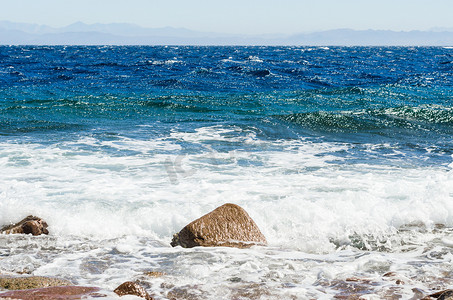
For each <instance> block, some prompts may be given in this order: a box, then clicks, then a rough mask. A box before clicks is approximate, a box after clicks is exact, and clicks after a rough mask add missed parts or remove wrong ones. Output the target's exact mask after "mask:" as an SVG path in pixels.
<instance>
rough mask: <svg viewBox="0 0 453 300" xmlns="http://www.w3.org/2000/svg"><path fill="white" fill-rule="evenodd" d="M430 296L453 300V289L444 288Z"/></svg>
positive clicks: (441, 299) (440, 299)
mask: <svg viewBox="0 0 453 300" xmlns="http://www.w3.org/2000/svg"><path fill="white" fill-rule="evenodd" d="M429 296H430V297H432V298H437V300H453V290H444V291H440V292H437V293H434V294H431V295H429Z"/></svg>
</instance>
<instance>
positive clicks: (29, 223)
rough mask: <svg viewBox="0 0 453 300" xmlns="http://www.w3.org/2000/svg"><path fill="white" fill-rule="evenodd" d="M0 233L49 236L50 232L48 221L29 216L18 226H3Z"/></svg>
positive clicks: (17, 224)
mask: <svg viewBox="0 0 453 300" xmlns="http://www.w3.org/2000/svg"><path fill="white" fill-rule="evenodd" d="M0 233H5V234H30V233H31V234H32V235H41V234H49V231H48V230H47V223H46V221H44V220H43V219H41V218H38V217H35V216H28V217H26V218H25V219H23V220H21V221H20V222H18V223H16V224H12V225H7V226H3V227H2V229H0Z"/></svg>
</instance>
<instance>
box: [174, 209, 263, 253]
mask: <svg viewBox="0 0 453 300" xmlns="http://www.w3.org/2000/svg"><path fill="white" fill-rule="evenodd" d="M266 244H267V241H266V238H265V237H264V235H263V234H262V233H261V231H260V230H259V228H258V226H257V225H256V224H255V222H254V221H253V220H252V218H250V216H249V215H248V214H247V212H246V211H245V210H244V209H243V208H241V207H240V206H238V205H235V204H231V203H227V204H224V205H222V206H220V207H218V208H216V209H215V210H213V211H212V212H210V213H208V214H206V215H204V216H202V217H201V218H199V219H197V220H195V221H193V222H192V223H190V224H188V225H187V226H186V227H184V228H183V229H182V230H181V231H180V232H179V233H176V234H175V235H174V236H173V240H172V242H171V245H172V246H173V247H175V246H178V245H180V246H182V247H184V248H192V247H196V246H204V247H220V246H222V247H237V248H248V247H251V246H253V245H266Z"/></svg>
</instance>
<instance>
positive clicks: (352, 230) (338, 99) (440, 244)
mask: <svg viewBox="0 0 453 300" xmlns="http://www.w3.org/2000/svg"><path fill="white" fill-rule="evenodd" d="M452 136H453V47H414V48H411V47H176V46H161V47H135V46H126V47H120V46H101V47H98V46H96V47H94V46H93V47H89V46H80V47H79V46H77V47H76V46H74V47H70V46H55V47H45V46H39V47H35V46H11V47H8V46H2V47H0V224H9V223H12V222H17V221H19V220H20V219H22V218H23V217H25V216H27V215H30V214H33V215H37V216H40V217H42V218H43V219H45V220H46V221H47V223H48V224H49V231H50V235H49V236H39V237H31V236H7V235H0V274H18V273H20V274H33V275H45V276H55V277H63V278H66V279H69V280H71V281H73V282H74V283H76V284H80V285H92V286H98V287H101V288H102V290H103V292H104V293H105V294H107V295H108V296H109V297H110V298H112V299H115V297H116V296H115V295H114V294H113V293H112V292H111V291H113V289H114V288H116V287H117V286H118V285H119V284H121V283H122V282H124V281H128V280H139V281H140V282H141V284H142V285H143V286H145V287H146V288H147V290H148V291H149V292H150V294H152V295H154V297H155V298H156V299H171V298H175V299H332V298H334V297H338V298H341V297H343V298H342V299H358V297H362V298H361V299H398V297H402V299H409V298H411V297H416V296H417V295H419V296H420V295H421V294H429V293H432V292H435V291H437V290H440V289H446V288H452V286H453V267H452V262H453V171H452V169H453V157H452V155H453V138H452ZM224 203H235V204H238V205H240V206H242V207H243V208H244V209H245V210H246V211H247V212H248V213H249V215H250V216H251V217H252V218H253V219H254V220H255V222H256V223H257V225H258V227H259V228H260V229H261V231H262V232H263V234H264V235H265V236H266V238H267V240H268V242H269V245H268V246H267V247H258V246H256V247H252V248H251V249H233V248H222V247H220V248H192V249H183V248H181V247H175V248H172V247H171V246H170V241H171V238H172V235H173V234H174V233H176V232H178V231H179V230H181V229H182V228H183V227H184V226H185V225H186V224H188V223H189V222H191V221H192V220H194V219H196V218H198V217H200V216H202V215H203V214H205V213H207V212H209V211H211V210H213V209H214V208H216V207H218V206H220V205H222V204H224ZM151 271H153V272H163V273H165V275H164V276H162V277H158V278H155V277H152V276H151V277H150V276H147V275H146V274H145V273H146V272H151ZM417 293H418V294H417ZM354 295H355V296H354ZM353 296H354V297H356V298H353ZM347 297H350V298H347ZM351 297H352V298H351ZM392 297H393V298H392ZM413 299H418V298H413Z"/></svg>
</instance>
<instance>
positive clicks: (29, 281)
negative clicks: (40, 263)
mask: <svg viewBox="0 0 453 300" xmlns="http://www.w3.org/2000/svg"><path fill="white" fill-rule="evenodd" d="M72 284H73V283H72V282H70V281H68V280H65V279H59V278H52V277H42V276H30V277H9V276H4V277H0V288H3V289H7V290H26V289H38V288H45V287H53V286H69V285H72Z"/></svg>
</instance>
